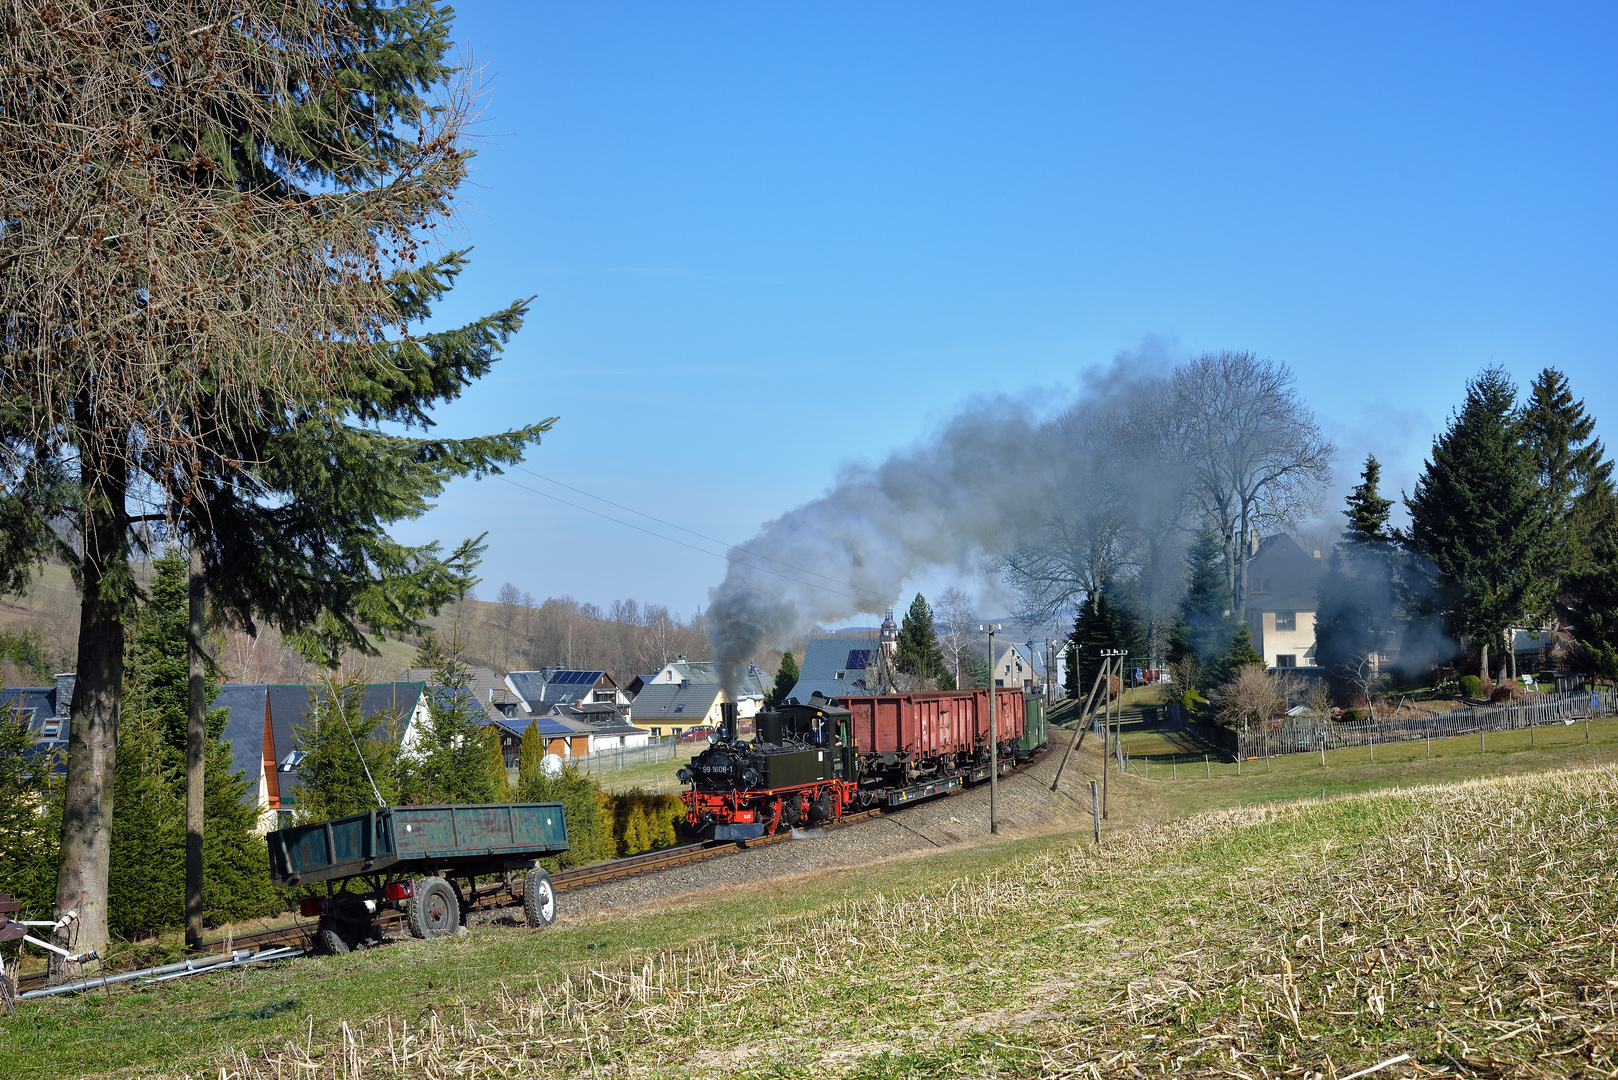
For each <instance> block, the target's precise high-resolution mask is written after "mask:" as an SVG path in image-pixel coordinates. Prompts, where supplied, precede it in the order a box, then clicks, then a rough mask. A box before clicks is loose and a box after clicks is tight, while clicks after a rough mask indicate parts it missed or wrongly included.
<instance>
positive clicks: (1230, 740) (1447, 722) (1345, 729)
mask: <svg viewBox="0 0 1618 1080" xmlns="http://www.w3.org/2000/svg"><path fill="white" fill-rule="evenodd" d="M1615 711H1618V690H1615V689H1613V688H1608V689H1604V690H1579V691H1567V692H1564V693H1559V694H1536V695H1534V697H1533V698H1532V699H1531V700H1528V701H1520V702H1513V703H1511V704H1509V705H1490V706H1485V707H1482V708H1461V709H1455V710H1452V711H1450V712H1447V713H1440V714H1438V715H1436V716H1425V715H1411V716H1397V715H1395V716H1390V717H1385V718H1382V719H1377V720H1369V719H1367V720H1350V721H1342V720H1321V719H1319V718H1317V717H1304V716H1297V717H1288V718H1286V719H1285V720H1283V721H1281V723H1279V724H1278V725H1276V726H1275V727H1272V728H1270V729H1268V730H1264V731H1259V730H1253V729H1249V730H1248V731H1246V732H1241V731H1236V730H1233V729H1231V728H1227V727H1222V726H1219V725H1216V724H1194V725H1192V729H1193V730H1194V731H1195V733H1196V734H1197V735H1198V736H1200V737H1201V738H1202V739H1204V740H1205V741H1207V742H1209V743H1211V744H1213V746H1214V748H1215V749H1217V750H1219V751H1220V752H1221V753H1223V754H1226V755H1228V756H1230V757H1239V758H1246V759H1248V760H1253V759H1256V758H1264V757H1279V756H1281V755H1282V754H1314V753H1319V752H1321V751H1322V750H1338V749H1342V748H1344V747H1353V746H1365V745H1367V744H1371V743H1390V742H1413V741H1416V740H1418V739H1448V738H1453V737H1455V736H1457V735H1476V734H1478V733H1480V732H1483V733H1487V732H1491V731H1518V730H1521V729H1524V728H1534V727H1547V726H1550V725H1552V724H1572V723H1575V722H1577V721H1579V720H1589V719H1594V718H1595V717H1600V716H1610V715H1612V713H1614V712H1615Z"/></svg>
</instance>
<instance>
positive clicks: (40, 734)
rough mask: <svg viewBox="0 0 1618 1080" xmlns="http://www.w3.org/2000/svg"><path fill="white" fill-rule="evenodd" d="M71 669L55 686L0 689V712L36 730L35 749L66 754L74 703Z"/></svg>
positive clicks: (74, 679)
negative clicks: (69, 708) (71, 707)
mask: <svg viewBox="0 0 1618 1080" xmlns="http://www.w3.org/2000/svg"><path fill="white" fill-rule="evenodd" d="M75 681H77V680H76V678H75V676H74V674H73V673H72V672H68V673H66V674H64V675H58V676H56V683H55V685H54V686H8V687H6V688H5V689H3V690H0V713H4V714H5V715H7V716H15V717H16V718H17V719H18V720H20V721H22V722H23V723H25V724H27V725H28V727H29V728H30V729H31V730H32V731H33V733H34V752H36V753H51V752H57V753H60V754H62V755H64V756H65V755H66V754H67V733H68V726H69V723H68V706H70V705H71V704H72V703H73V684H74V682H75Z"/></svg>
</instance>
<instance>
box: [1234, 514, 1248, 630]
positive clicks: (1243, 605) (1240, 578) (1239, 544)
mask: <svg viewBox="0 0 1618 1080" xmlns="http://www.w3.org/2000/svg"><path fill="white" fill-rule="evenodd" d="M1240 527H1241V535H1240V536H1239V537H1238V538H1237V541H1236V567H1235V570H1236V586H1235V588H1233V589H1232V590H1231V592H1230V605H1231V609H1232V610H1233V611H1235V613H1236V621H1237V622H1246V621H1247V560H1248V554H1247V553H1248V551H1249V550H1251V549H1250V548H1249V547H1248V544H1247V528H1248V526H1247V507H1246V506H1243V507H1242V514H1241V519H1240Z"/></svg>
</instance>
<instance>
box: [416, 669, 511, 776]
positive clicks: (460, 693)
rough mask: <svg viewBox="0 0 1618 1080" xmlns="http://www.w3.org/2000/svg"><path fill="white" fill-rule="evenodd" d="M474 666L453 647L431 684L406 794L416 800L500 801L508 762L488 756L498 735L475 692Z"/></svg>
mask: <svg viewBox="0 0 1618 1080" xmlns="http://www.w3.org/2000/svg"><path fill="white" fill-rule="evenodd" d="M471 684H472V671H471V668H469V667H468V666H467V665H466V664H465V663H463V662H462V661H461V660H460V658H459V649H455V648H452V649H451V650H449V652H448V654H447V655H446V656H445V659H444V662H443V663H442V665H441V666H440V667H439V668H438V670H436V671H434V672H433V675H432V678H431V679H430V680H429V681H428V683H427V694H428V703H427V708H428V716H429V719H428V722H427V727H426V730H425V731H423V732H422V733H421V737H420V738H419V739H418V740H417V742H416V745H415V748H414V752H415V756H416V758H417V766H416V772H415V781H416V782H415V784H414V786H413V788H412V790H410V791H408V792H407V793H406V795H407V798H408V799H409V801H410V802H414V803H446V804H450V803H453V804H475V803H492V802H499V801H501V797H502V795H503V794H504V792H505V787H506V784H505V765H504V762H503V760H502V761H501V764H500V765H499V766H498V775H497V774H496V767H495V765H494V763H493V761H492V760H491V758H490V754H489V744H490V741H491V740H493V741H494V750H495V757H496V758H498V757H499V750H500V744H499V735H498V733H497V732H496V731H495V730H494V728H493V726H492V725H491V724H490V723H489V716H488V713H486V712H484V710H483V706H482V704H480V703H479V702H478V700H477V697H476V696H475V695H474V694H473V692H472V686H471Z"/></svg>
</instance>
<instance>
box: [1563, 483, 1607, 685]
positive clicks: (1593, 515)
mask: <svg viewBox="0 0 1618 1080" xmlns="http://www.w3.org/2000/svg"><path fill="white" fill-rule="evenodd" d="M1585 513H1586V514H1587V515H1588V519H1589V536H1590V545H1589V550H1588V551H1587V553H1586V555H1585V558H1584V560H1583V562H1582V564H1581V565H1580V567H1579V568H1578V569H1577V570H1575V571H1574V572H1573V573H1572V574H1571V575H1570V576H1569V578H1568V580H1567V582H1566V589H1565V596H1566V601H1567V604H1566V611H1567V617H1568V621H1569V623H1570V624H1571V625H1572V629H1573V634H1574V636H1575V637H1576V638H1577V639H1578V642H1579V644H1580V645H1581V646H1582V647H1583V649H1584V651H1585V653H1586V655H1587V656H1588V658H1589V664H1590V667H1591V669H1592V671H1593V673H1594V674H1596V675H1599V676H1601V677H1603V678H1606V679H1618V494H1614V493H1613V492H1611V491H1599V490H1598V491H1595V492H1592V493H1591V494H1590V495H1589V496H1587V497H1586V505H1585Z"/></svg>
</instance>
